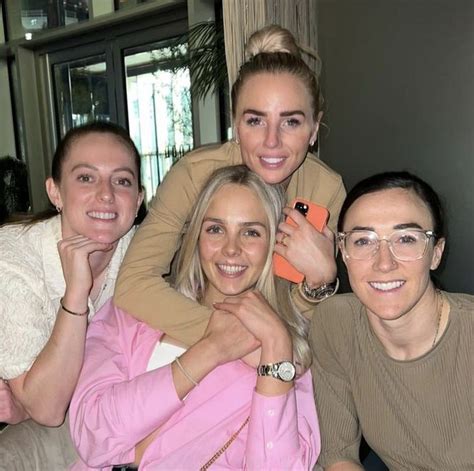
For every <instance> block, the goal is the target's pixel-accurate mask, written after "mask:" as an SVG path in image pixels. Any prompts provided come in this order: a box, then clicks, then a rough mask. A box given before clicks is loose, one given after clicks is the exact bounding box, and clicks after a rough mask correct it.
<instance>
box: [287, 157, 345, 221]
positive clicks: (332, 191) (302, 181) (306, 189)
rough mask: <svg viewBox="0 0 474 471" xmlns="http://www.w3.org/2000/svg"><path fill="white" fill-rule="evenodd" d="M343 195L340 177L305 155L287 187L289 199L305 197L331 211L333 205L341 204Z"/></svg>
mask: <svg viewBox="0 0 474 471" xmlns="http://www.w3.org/2000/svg"><path fill="white" fill-rule="evenodd" d="M293 193H294V194H293ZM345 193H346V190H345V188H344V183H343V181H342V177H341V176H340V175H339V174H338V173H337V172H335V171H334V170H333V169H331V168H330V167H329V166H328V165H326V164H325V163H324V162H322V161H321V160H319V159H317V158H316V157H315V156H314V155H312V154H308V155H307V157H306V159H305V161H304V162H303V165H301V166H300V168H299V169H298V170H297V171H296V172H295V173H294V174H293V176H292V178H291V181H290V185H289V187H288V196H289V198H290V199H291V198H294V197H297V196H299V197H305V198H307V199H309V200H311V201H314V202H315V203H319V204H321V205H323V206H326V207H327V208H328V209H330V210H331V211H332V210H334V208H333V207H332V206H333V205H334V204H337V206H340V205H341V204H342V200H343V199H344V197H345ZM338 212H339V208H336V211H334V213H335V214H336V213H338Z"/></svg>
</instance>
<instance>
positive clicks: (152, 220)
mask: <svg viewBox="0 0 474 471" xmlns="http://www.w3.org/2000/svg"><path fill="white" fill-rule="evenodd" d="M202 154H203V157H202V158H203V159H204V160H203V162H201V163H200V164H199V165H193V166H192V168H191V165H190V164H189V163H188V159H189V156H185V157H183V158H182V159H181V160H180V161H179V162H178V163H177V164H176V165H175V166H173V167H172V168H171V170H170V171H169V173H168V174H167V176H166V178H165V179H164V181H163V182H162V183H161V185H160V186H159V187H158V189H157V192H156V195H155V198H154V199H153V202H152V204H151V207H150V211H149V213H148V215H147V217H146V218H145V220H144V221H143V223H142V224H141V225H140V227H139V229H138V231H137V232H136V234H135V236H134V238H133V240H132V242H131V244H130V246H129V248H128V250H127V254H126V256H125V258H124V261H123V263H122V265H121V267H120V272H119V276H118V279H117V283H116V285H115V294H114V302H115V303H116V304H117V306H119V307H120V308H122V309H123V310H125V311H127V312H130V313H132V314H133V316H134V317H136V318H137V319H139V320H142V321H144V322H146V323H147V324H149V325H150V326H151V327H153V328H156V329H159V330H161V331H162V332H166V333H167V334H168V335H170V336H171V337H173V338H175V339H177V340H180V341H181V342H184V343H185V344H186V345H193V344H194V343H195V342H197V341H198V340H199V339H200V338H201V336H202V335H203V333H204V331H205V329H206V326H207V323H208V322H209V317H210V315H211V312H212V311H211V310H210V309H208V308H206V307H204V306H201V305H200V304H198V303H196V302H194V301H191V300H190V299H188V298H186V297H185V296H183V295H181V294H179V293H178V292H177V291H176V290H175V289H173V288H172V287H171V286H170V285H169V284H168V283H167V282H166V281H165V280H164V279H163V276H165V275H167V274H168V273H169V271H170V265H171V261H172V260H173V257H174V255H175V253H176V252H177V251H178V249H179V247H180V245H181V237H182V233H183V228H184V227H185V224H186V222H187V221H188V220H189V217H190V212H191V208H192V207H193V205H194V203H195V200H196V198H197V195H198V193H199V191H200V189H201V186H202V184H203V183H204V181H205V179H206V178H207V176H208V175H209V174H210V173H211V172H212V170H214V168H215V163H213V162H212V161H209V162H208V163H206V161H205V159H206V153H204V152H203V153H202ZM170 313H172V315H171V314H170Z"/></svg>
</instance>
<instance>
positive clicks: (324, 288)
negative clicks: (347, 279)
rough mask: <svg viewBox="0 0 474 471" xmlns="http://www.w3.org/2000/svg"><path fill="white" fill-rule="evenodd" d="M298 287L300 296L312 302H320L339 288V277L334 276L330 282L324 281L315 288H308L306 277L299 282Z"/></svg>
mask: <svg viewBox="0 0 474 471" xmlns="http://www.w3.org/2000/svg"><path fill="white" fill-rule="evenodd" d="M298 289H299V291H300V294H301V296H302V297H303V298H304V299H305V300H306V301H308V302H309V303H312V304H317V303H320V302H321V301H324V300H325V299H327V298H330V297H331V296H334V295H335V294H336V293H337V290H338V289H339V278H336V279H335V281H333V282H332V283H325V284H323V285H321V286H318V287H317V288H310V287H309V286H308V285H307V284H306V279H305V280H303V282H302V283H300V284H299V286H298Z"/></svg>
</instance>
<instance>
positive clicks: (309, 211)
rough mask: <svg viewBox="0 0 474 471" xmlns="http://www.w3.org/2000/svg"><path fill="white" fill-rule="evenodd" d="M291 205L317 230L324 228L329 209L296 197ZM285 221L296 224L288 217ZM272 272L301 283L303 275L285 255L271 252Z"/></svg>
mask: <svg viewBox="0 0 474 471" xmlns="http://www.w3.org/2000/svg"><path fill="white" fill-rule="evenodd" d="M291 207H292V208H294V209H296V210H297V211H299V212H300V213H301V214H302V215H303V216H304V217H305V218H306V219H307V220H308V222H309V223H310V224H311V225H312V226H313V227H314V228H315V229H317V230H318V231H319V232H321V231H322V230H323V229H324V226H325V225H326V224H327V221H328V218H329V211H328V210H327V209H326V208H324V207H323V206H319V205H317V204H316V203H313V202H311V201H307V200H304V199H302V198H296V199H295V200H293V202H292V203H291ZM286 222H287V223H288V224H290V225H292V226H294V227H298V225H297V224H296V223H295V221H293V219H291V218H290V217H287V218H286ZM273 273H274V274H275V275H277V276H279V277H280V278H285V280H289V281H291V282H293V283H301V282H302V281H303V279H304V275H303V274H302V273H300V272H299V271H298V270H297V269H296V268H295V267H294V266H293V265H292V264H291V263H290V262H289V261H288V260H287V259H286V258H285V257H282V256H281V255H279V254H277V253H274V254H273Z"/></svg>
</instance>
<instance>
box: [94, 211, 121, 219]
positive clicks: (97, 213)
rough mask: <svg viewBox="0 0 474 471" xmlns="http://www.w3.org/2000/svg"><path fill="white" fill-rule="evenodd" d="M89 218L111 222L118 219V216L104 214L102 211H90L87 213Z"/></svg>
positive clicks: (108, 213)
mask: <svg viewBox="0 0 474 471" xmlns="http://www.w3.org/2000/svg"><path fill="white" fill-rule="evenodd" d="M87 215H88V216H89V217H91V218H92V219H101V220H103V221H104V220H105V221H110V220H112V219H116V218H117V216H118V214H117V213H110V212H102V211H89V212H88V213H87Z"/></svg>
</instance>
